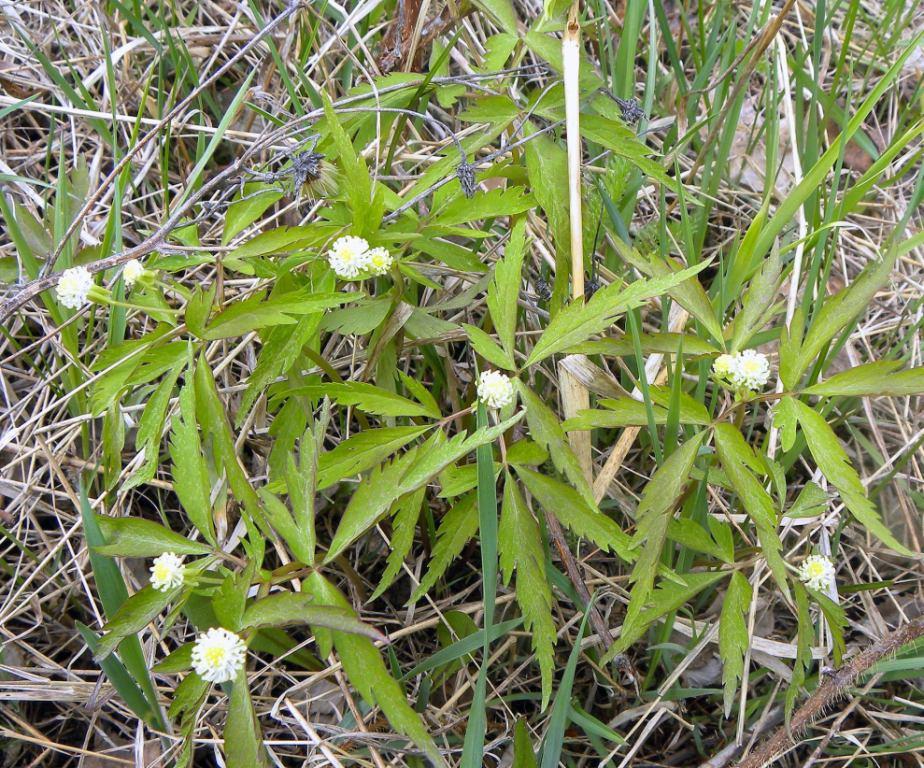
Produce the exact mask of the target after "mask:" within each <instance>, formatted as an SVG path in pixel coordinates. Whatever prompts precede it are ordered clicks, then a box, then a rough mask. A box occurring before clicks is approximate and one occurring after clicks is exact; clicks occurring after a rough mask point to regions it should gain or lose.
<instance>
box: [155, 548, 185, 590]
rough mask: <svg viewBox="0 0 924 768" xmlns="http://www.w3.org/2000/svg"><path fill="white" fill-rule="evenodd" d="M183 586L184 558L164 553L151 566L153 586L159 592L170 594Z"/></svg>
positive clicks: (171, 553)
mask: <svg viewBox="0 0 924 768" xmlns="http://www.w3.org/2000/svg"><path fill="white" fill-rule="evenodd" d="M182 585H183V558H182V557H180V556H179V555H175V554H174V553H173V552H164V554H162V555H161V556H160V557H155V558H154V564H153V565H152V566H151V586H152V587H154V589H156V590H157V591H158V592H169V591H170V590H171V589H176V588H177V587H180V586H182Z"/></svg>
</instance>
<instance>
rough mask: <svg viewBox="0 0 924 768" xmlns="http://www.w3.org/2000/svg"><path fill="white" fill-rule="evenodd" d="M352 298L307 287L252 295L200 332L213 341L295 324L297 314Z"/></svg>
mask: <svg viewBox="0 0 924 768" xmlns="http://www.w3.org/2000/svg"><path fill="white" fill-rule="evenodd" d="M352 298H353V297H352V296H351V295H350V294H349V293H312V292H311V291H310V290H307V289H306V290H301V291H291V292H289V293H284V294H280V295H278V296H272V297H270V298H269V299H265V300H264V298H263V297H262V296H253V297H251V298H249V299H244V300H243V301H235V302H234V303H232V304H230V305H229V306H228V307H227V309H224V310H222V311H221V312H219V313H218V314H217V315H216V316H215V317H214V318H213V319H212V322H210V323H209V324H208V325H207V326H206V327H205V329H204V330H203V331H202V332H201V333H199V334H197V335H199V336H200V337H201V338H203V339H208V340H210V341H212V340H215V339H228V338H232V337H234V336H243V335H245V334H247V333H250V332H251V331H255V330H258V329H260V328H266V327H268V326H274V325H295V323H296V322H297V320H296V319H295V318H296V317H298V316H301V315H314V314H317V313H319V312H323V311H324V310H325V309H330V308H331V307H339V306H340V305H341V304H345V303H346V302H347V301H350V300H351V299H352Z"/></svg>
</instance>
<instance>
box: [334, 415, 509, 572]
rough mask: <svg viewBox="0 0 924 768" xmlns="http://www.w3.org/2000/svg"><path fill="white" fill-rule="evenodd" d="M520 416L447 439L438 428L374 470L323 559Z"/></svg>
mask: <svg viewBox="0 0 924 768" xmlns="http://www.w3.org/2000/svg"><path fill="white" fill-rule="evenodd" d="M522 417H523V413H522V412H520V413H517V414H516V415H514V416H512V417H511V418H509V419H507V420H506V421H503V422H501V423H500V424H498V425H496V426H493V427H488V428H483V429H479V430H476V431H475V432H473V433H472V434H470V435H467V434H464V433H462V434H458V435H455V436H454V437H453V438H451V439H450V440H447V439H446V437H445V435H444V433H443V432H442V431H438V432H436V433H435V434H434V435H433V437H431V438H430V439H428V440H427V441H426V442H425V443H424V444H423V445H421V446H418V448H416V449H414V450H412V451H408V452H407V453H406V454H405V455H404V456H402V457H400V458H399V459H396V460H395V461H393V462H390V463H389V464H386V465H385V466H383V467H382V468H380V469H379V471H377V472H375V473H373V475H372V476H371V477H370V478H369V479H368V480H367V481H366V482H365V483H363V484H362V485H360V486H359V489H358V490H357V491H356V492H355V493H354V494H353V496H352V497H351V498H350V502H349V504H348V505H347V508H346V510H345V511H344V513H343V518H342V519H341V521H340V525H339V526H338V527H337V531H336V533H335V534H334V539H333V541H332V542H331V545H330V549H329V551H328V553H327V557H326V558H325V561H324V562H330V561H331V560H333V559H334V558H335V557H337V555H339V554H340V553H341V552H343V550H344V549H346V547H348V546H349V545H350V544H351V543H352V542H353V541H355V540H356V539H357V538H358V537H359V536H361V535H362V534H363V533H365V532H366V531H368V530H369V529H370V528H371V527H372V526H373V525H375V523H376V521H377V520H378V519H379V518H380V517H381V516H382V515H383V514H384V513H385V512H386V511H387V510H388V508H389V507H390V506H391V505H392V503H393V502H394V501H395V500H396V499H398V498H400V497H401V496H404V495H405V494H406V493H410V492H411V491H414V490H416V489H417V488H420V487H421V486H423V485H424V484H425V483H427V482H429V481H430V480H431V479H432V478H434V477H436V475H438V474H439V473H440V472H442V471H443V469H445V468H446V467H448V466H449V465H450V464H452V463H453V462H455V461H458V460H459V459H461V458H462V457H463V456H466V455H467V454H469V453H471V452H472V451H474V450H475V449H476V448H478V446H480V445H485V444H487V443H490V442H493V441H494V440H496V439H497V437H498V435H502V434H503V433H504V432H505V431H506V430H508V429H509V428H510V427H512V426H513V425H514V424H516V423H517V422H518V421H519V420H520V419H521V418H522Z"/></svg>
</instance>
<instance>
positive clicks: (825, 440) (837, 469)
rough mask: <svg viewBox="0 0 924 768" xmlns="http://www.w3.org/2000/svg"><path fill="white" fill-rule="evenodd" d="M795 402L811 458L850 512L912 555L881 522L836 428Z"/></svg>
mask: <svg viewBox="0 0 924 768" xmlns="http://www.w3.org/2000/svg"><path fill="white" fill-rule="evenodd" d="M792 406H793V407H794V409H795V411H796V415H797V417H798V419H799V424H800V425H801V426H802V433H803V434H804V435H805V441H806V443H807V444H808V448H809V451H810V452H811V454H812V458H813V459H815V463H816V464H817V465H818V468H819V469H820V470H821V471H822V473H823V474H824V476H825V477H826V478H828V482H829V483H831V484H832V485H833V486H834V487H835V488H837V490H838V492H839V493H840V494H841V498H842V499H843V501H844V504H845V506H846V507H847V509H849V510H850V513H851V514H852V515H853V516H854V517H855V518H856V519H857V521H858V522H859V523H860V524H861V525H863V526H864V527H865V528H866V529H867V530H868V531H869V532H870V533H871V534H872V535H873V536H875V537H876V538H877V539H879V540H880V541H881V542H882V543H883V544H886V545H887V546H889V547H891V548H892V549H893V550H895V551H896V552H900V553H901V554H903V555H907V556H913V553H912V552H911V550H910V549H908V548H907V547H906V546H904V545H903V544H902V543H901V542H900V541H899V540H898V539H896V538H895V536H894V535H893V534H892V532H891V531H890V530H889V529H888V528H887V527H886V526H885V524H884V523H883V522H882V519H881V518H880V517H879V512H878V511H877V510H876V507H875V505H874V504H873V502H872V501H870V499H869V497H868V496H867V495H866V489H865V488H864V487H863V483H862V482H861V481H860V476H859V475H858V474H857V471H856V470H855V469H854V468H853V467H852V466H851V464H850V460H849V459H848V458H847V453H846V452H845V451H844V449H843V448H842V447H841V444H840V441H838V439H837V435H835V434H834V430H833V429H831V427H830V426H829V425H828V423H827V422H826V421H825V420H824V419H823V418H822V417H821V416H820V415H819V414H818V413H816V412H815V411H814V410H813V409H812V408H811V407H810V406H808V405H806V404H805V403H803V402H800V401H799V400H792Z"/></svg>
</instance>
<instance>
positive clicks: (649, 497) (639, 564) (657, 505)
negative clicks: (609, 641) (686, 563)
mask: <svg viewBox="0 0 924 768" xmlns="http://www.w3.org/2000/svg"><path fill="white" fill-rule="evenodd" d="M705 437H706V433H705V432H700V433H699V434H698V435H696V436H694V437H693V438H691V439H690V440H687V442H685V443H684V444H683V445H682V446H681V447H679V448H678V449H677V450H676V451H674V452H673V453H672V454H671V455H670V456H669V457H668V458H667V459H666V460H665V462H664V463H663V464H662V465H661V466H660V467H658V470H657V471H656V472H655V473H654V475H652V477H651V480H649V481H648V484H647V485H646V486H645V490H644V491H643V492H642V498H641V501H639V505H638V510H637V512H636V521H637V525H638V531H637V533H636V534H635V537H634V538H633V540H632V543H633V546H636V547H638V546H640V545H643V546H641V550H640V551H639V553H638V559H637V560H636V561H635V565H634V566H633V568H632V575H631V577H630V581H631V582H632V583H633V585H634V586H633V587H632V592H631V594H630V596H629V607H628V609H627V611H626V618H625V621H624V622H623V626H625V627H631V626H633V625H634V624H635V623H636V622H637V621H638V618H639V616H640V615H641V613H642V612H643V611H644V609H645V608H647V606H648V599H649V597H650V596H651V591H652V587H654V581H655V574H656V573H657V572H658V564H659V563H660V562H661V550H662V549H663V547H664V540H665V538H666V537H667V529H668V525H669V524H670V521H671V516H672V515H671V513H672V512H673V509H674V505H675V504H676V503H677V501H678V499H679V498H680V495H681V493H682V492H683V489H684V488H685V487H686V484H687V481H688V480H689V477H690V470H692V469H693V462H694V461H695V460H696V456H697V453H698V452H699V448H700V446H701V445H702V444H703V440H704V438H705Z"/></svg>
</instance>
